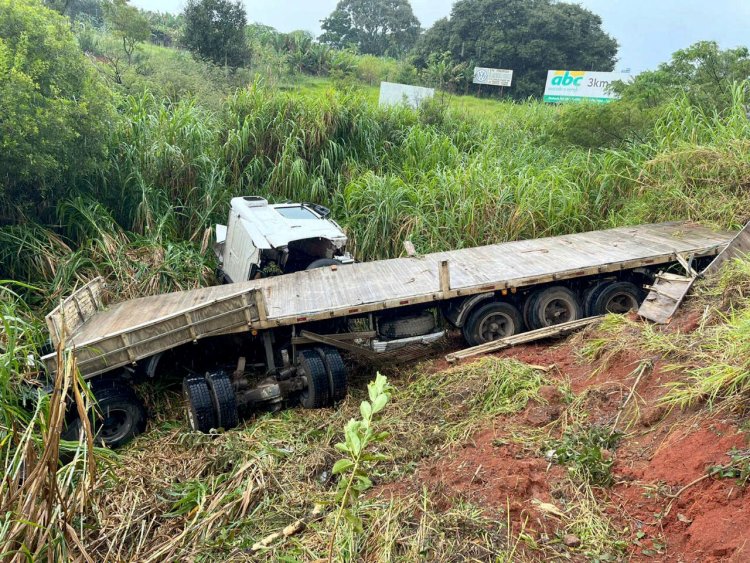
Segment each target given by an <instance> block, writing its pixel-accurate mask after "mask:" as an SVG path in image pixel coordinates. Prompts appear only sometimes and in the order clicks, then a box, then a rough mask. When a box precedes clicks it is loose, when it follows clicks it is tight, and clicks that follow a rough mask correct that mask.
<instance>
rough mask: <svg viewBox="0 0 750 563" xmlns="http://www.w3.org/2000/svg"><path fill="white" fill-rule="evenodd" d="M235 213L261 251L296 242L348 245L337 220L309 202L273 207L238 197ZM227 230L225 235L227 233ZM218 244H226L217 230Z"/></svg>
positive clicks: (252, 198)
mask: <svg viewBox="0 0 750 563" xmlns="http://www.w3.org/2000/svg"><path fill="white" fill-rule="evenodd" d="M231 206H232V211H231V213H232V214H234V215H235V216H236V217H238V218H239V219H242V220H243V222H244V223H245V227H246V228H247V230H248V232H249V233H250V234H251V236H252V239H253V243H254V244H255V246H256V247H257V248H260V249H270V248H280V247H283V246H286V245H288V244H289V243H290V242H293V241H296V240H303V239H310V238H323V239H327V240H330V241H331V242H333V243H334V245H335V246H343V245H345V244H346V242H347V238H346V234H345V233H344V232H343V231H342V230H341V227H339V226H338V224H336V222H335V221H333V220H331V219H327V218H325V217H324V216H323V215H322V214H321V213H319V212H318V210H320V209H321V208H320V207H318V208H317V209H318V210H316V207H314V206H312V205H308V204H305V203H280V204H273V205H271V204H269V203H268V201H267V200H265V199H264V198H262V197H258V196H245V197H235V198H233V199H232V201H231ZM223 231H224V235H225V234H226V231H225V230H223ZM217 242H218V243H221V242H224V241H223V237H222V233H221V231H217Z"/></svg>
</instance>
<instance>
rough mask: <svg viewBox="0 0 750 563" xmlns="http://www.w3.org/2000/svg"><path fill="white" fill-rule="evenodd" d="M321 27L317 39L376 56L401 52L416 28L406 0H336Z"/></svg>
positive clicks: (411, 40) (408, 45) (413, 38)
mask: <svg viewBox="0 0 750 563" xmlns="http://www.w3.org/2000/svg"><path fill="white" fill-rule="evenodd" d="M321 27H322V28H323V30H324V31H325V33H323V34H322V35H321V36H320V41H321V42H323V43H328V44H329V45H331V46H332V47H336V48H338V49H344V48H346V47H349V46H352V45H354V46H356V47H357V48H358V49H359V51H360V52H361V53H366V54H371V55H378V56H382V55H389V56H401V55H403V54H404V53H405V52H406V51H408V50H409V49H410V48H411V47H412V46H413V45H414V43H415V42H416V40H417V38H418V37H419V32H420V26H419V20H418V19H417V18H416V16H415V15H414V12H412V9H411V4H409V2H408V0H340V1H339V3H338V4H337V6H336V9H335V10H334V11H333V12H332V13H331V15H330V16H328V17H327V18H326V19H324V20H322V25H321Z"/></svg>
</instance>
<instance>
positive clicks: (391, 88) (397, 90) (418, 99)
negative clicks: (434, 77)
mask: <svg viewBox="0 0 750 563" xmlns="http://www.w3.org/2000/svg"><path fill="white" fill-rule="evenodd" d="M434 94H435V90H433V89H432V88H422V87H421V86H409V85H408V84H396V83H395V82H381V83H380V99H379V100H378V105H380V106H397V105H407V106H410V107H413V108H417V107H419V104H421V103H422V102H423V101H424V100H428V99H430V98H432V96H433V95H434Z"/></svg>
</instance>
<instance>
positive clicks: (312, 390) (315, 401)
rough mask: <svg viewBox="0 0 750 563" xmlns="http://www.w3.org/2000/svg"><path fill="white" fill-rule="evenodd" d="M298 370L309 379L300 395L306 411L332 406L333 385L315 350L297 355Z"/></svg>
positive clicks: (304, 351)
mask: <svg viewBox="0 0 750 563" xmlns="http://www.w3.org/2000/svg"><path fill="white" fill-rule="evenodd" d="M297 358H298V362H299V363H298V368H299V369H300V370H301V371H302V373H303V374H304V376H305V378H306V379H307V387H306V388H305V389H304V390H303V391H302V393H301V394H300V403H302V406H303V407H305V408H306V409H320V408H323V407H327V406H328V405H330V404H331V384H330V382H329V381H328V373H326V368H325V364H323V360H322V359H321V358H320V354H318V352H316V351H315V350H301V351H300V352H299V353H298V354H297Z"/></svg>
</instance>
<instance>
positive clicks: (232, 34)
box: [182, 0, 250, 67]
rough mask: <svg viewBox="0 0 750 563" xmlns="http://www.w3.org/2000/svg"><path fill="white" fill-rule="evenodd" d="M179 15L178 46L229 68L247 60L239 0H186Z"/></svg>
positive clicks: (244, 18)
mask: <svg viewBox="0 0 750 563" xmlns="http://www.w3.org/2000/svg"><path fill="white" fill-rule="evenodd" d="M183 16H184V18H185V27H184V29H183V32H182V45H183V46H184V47H186V48H187V49H189V50H190V51H192V52H193V53H194V54H196V55H197V56H199V57H201V58H203V59H208V60H211V61H213V62H215V63H216V64H220V65H224V66H230V67H239V66H242V65H243V64H245V63H246V62H247V61H248V59H249V56H250V52H249V49H248V46H247V42H246V41H245V25H246V24H247V18H246V15H245V9H244V8H243V7H242V3H241V2H239V1H237V2H231V1H229V0H188V3H187V6H186V7H185V11H184V12H183Z"/></svg>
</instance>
